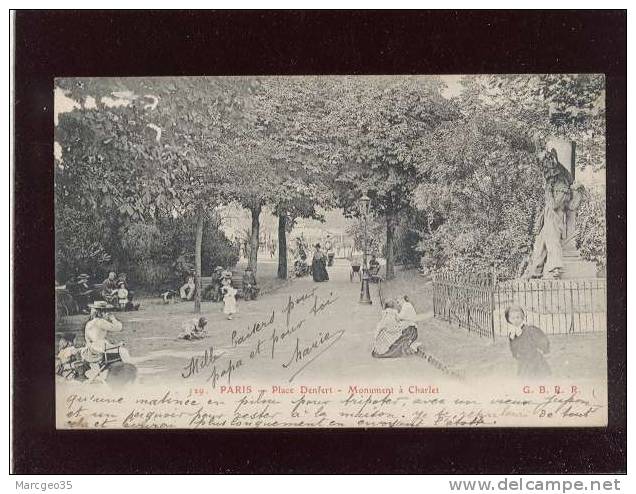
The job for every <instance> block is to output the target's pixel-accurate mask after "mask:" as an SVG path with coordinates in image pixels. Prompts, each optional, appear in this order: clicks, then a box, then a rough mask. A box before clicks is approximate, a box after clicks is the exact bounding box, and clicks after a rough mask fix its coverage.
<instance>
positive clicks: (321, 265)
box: [311, 244, 329, 282]
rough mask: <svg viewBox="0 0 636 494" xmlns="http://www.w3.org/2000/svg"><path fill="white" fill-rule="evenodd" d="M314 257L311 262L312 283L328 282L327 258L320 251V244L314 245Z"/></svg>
mask: <svg viewBox="0 0 636 494" xmlns="http://www.w3.org/2000/svg"><path fill="white" fill-rule="evenodd" d="M314 247H315V250H314V257H313V260H312V262H311V274H312V276H313V278H314V281H318V282H321V281H329V273H327V257H326V256H325V254H324V253H323V252H322V250H320V244H316V245H315V246H314Z"/></svg>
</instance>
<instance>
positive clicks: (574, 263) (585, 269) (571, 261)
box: [560, 246, 598, 280]
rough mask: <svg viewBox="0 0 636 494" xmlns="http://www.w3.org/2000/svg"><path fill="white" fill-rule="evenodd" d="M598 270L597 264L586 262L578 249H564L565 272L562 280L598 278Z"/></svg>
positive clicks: (562, 274) (565, 247)
mask: <svg viewBox="0 0 636 494" xmlns="http://www.w3.org/2000/svg"><path fill="white" fill-rule="evenodd" d="M597 272H598V268H597V267H596V264H594V263H593V262H590V261H586V260H584V259H583V258H582V257H581V254H579V251H578V250H576V249H568V248H567V246H564V248H563V271H562V272H561V276H560V278H561V279H562V280H576V279H581V278H588V279H589V278H596V276H597Z"/></svg>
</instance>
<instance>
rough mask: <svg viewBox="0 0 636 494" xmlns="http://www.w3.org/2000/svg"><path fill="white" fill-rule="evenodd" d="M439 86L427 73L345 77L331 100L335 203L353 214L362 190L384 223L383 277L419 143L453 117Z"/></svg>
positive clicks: (389, 272) (408, 199) (412, 182)
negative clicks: (335, 148)
mask: <svg viewBox="0 0 636 494" xmlns="http://www.w3.org/2000/svg"><path fill="white" fill-rule="evenodd" d="M441 88H442V83H441V82H440V81H439V80H438V79H436V78H431V77H401V78H399V79H396V78H387V77H362V78H355V79H354V78H346V79H344V80H343V81H342V84H341V85H340V95H339V96H340V97H339V98H338V99H337V100H336V102H335V105H336V108H335V109H334V118H333V121H332V122H330V125H331V126H332V128H334V129H335V131H336V132H337V136H336V137H335V140H336V142H337V143H338V146H339V148H340V149H339V150H338V158H337V159H338V162H339V165H340V169H339V173H338V176H337V179H336V183H337V186H338V198H339V205H340V206H341V207H343V208H344V209H345V211H346V212H347V214H349V215H357V214H358V213H357V201H358V199H359V198H360V197H361V196H362V194H364V193H365V192H366V193H368V195H369V197H370V198H371V210H372V212H373V214H374V215H377V216H379V217H381V218H382V219H383V221H384V222H385V224H386V247H385V251H386V252H385V255H386V278H387V279H391V278H393V276H394V240H395V230H396V227H397V225H398V219H399V217H400V215H401V214H402V213H404V212H405V211H406V210H408V208H409V207H410V205H411V203H412V196H413V191H414V190H415V188H416V186H417V184H418V174H417V166H416V165H417V163H418V162H419V161H421V160H422V158H423V157H422V152H421V149H422V147H423V143H424V142H425V141H426V140H427V139H429V138H430V134H431V132H432V131H433V130H434V129H435V128H436V127H437V126H438V125H440V124H441V123H442V122H444V121H447V120H451V119H452V118H454V117H455V111H454V109H453V107H452V106H451V105H450V103H449V102H448V100H446V99H444V98H443V97H442V95H441V93H440V90H441Z"/></svg>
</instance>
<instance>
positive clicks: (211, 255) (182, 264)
mask: <svg viewBox="0 0 636 494" xmlns="http://www.w3.org/2000/svg"><path fill="white" fill-rule="evenodd" d="M194 244H195V225H194V224H193V221H191V220H190V219H187V218H169V219H162V220H159V221H157V222H156V223H154V224H145V223H133V224H131V225H129V226H128V227H127V228H126V229H124V231H123V234H122V245H124V246H125V248H126V254H127V255H128V259H127V262H126V265H127V269H128V272H129V273H130V274H131V275H130V276H129V278H130V279H132V280H133V282H134V283H139V284H141V285H142V286H144V288H146V289H147V290H150V291H159V290H163V289H165V288H174V287H175V286H178V285H179V284H180V283H182V282H183V280H184V279H185V277H186V276H187V275H188V274H189V273H191V272H192V271H194ZM202 251H203V252H202V274H203V276H209V275H211V274H212V271H213V270H214V268H215V267H216V266H217V265H220V266H224V267H232V266H234V265H236V263H237V261H238V253H237V252H236V249H235V246H234V244H233V243H232V242H231V241H230V240H229V239H228V238H227V237H226V236H225V234H224V233H223V232H222V231H221V230H220V229H219V224H218V221H216V220H215V219H214V218H211V219H210V220H208V221H207V223H206V227H205V229H204V232H203V249H202Z"/></svg>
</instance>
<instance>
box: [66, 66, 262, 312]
mask: <svg viewBox="0 0 636 494" xmlns="http://www.w3.org/2000/svg"><path fill="white" fill-rule="evenodd" d="M57 82H58V85H59V87H61V88H63V89H65V90H66V91H68V93H69V94H70V95H71V96H73V97H75V98H76V99H78V100H79V101H80V104H81V106H82V110H81V111H83V112H85V114H83V115H82V116H81V119H82V120H86V122H87V126H88V127H89V128H91V129H95V128H96V129H98V132H97V133H96V134H97V136H98V138H96V139H93V140H92V141H90V142H92V143H93V145H91V146H89V148H88V149H86V152H85V153H83V152H80V153H79V154H78V152H77V151H76V152H75V154H74V155H73V154H72V153H71V154H69V149H68V148H69V147H68V146H66V147H67V149H66V150H65V149H64V148H65V146H64V145H63V144H62V149H63V152H64V155H63V156H64V158H63V159H64V162H65V163H66V160H69V161H70V162H72V163H73V164H72V167H73V168H74V169H81V167H82V162H83V161H85V158H86V156H88V157H89V158H91V159H97V160H99V159H100V158H99V157H100V156H101V154H100V153H99V149H100V146H102V145H110V146H111V147H112V148H114V149H115V150H116V149H119V148H123V149H124V150H125V151H126V152H127V154H126V156H125V158H126V159H122V158H121V157H118V156H116V154H115V153H114V152H113V149H108V150H107V151H106V152H105V155H106V156H108V157H110V158H112V162H113V163H114V164H115V165H116V166H124V167H125V168H126V169H127V171H128V173H129V174H130V176H129V180H128V182H127V181H126V180H125V177H122V176H121V174H120V175H119V176H117V179H115V180H112V182H108V181H106V183H107V184H109V185H114V186H118V185H120V184H121V183H130V184H133V185H134V187H135V189H134V190H126V191H125V193H121V194H117V195H116V197H117V198H119V199H121V200H122V201H123V204H122V205H121V208H122V209H123V210H124V212H126V213H130V215H131V216H132V215H135V214H139V215H148V216H150V217H155V216H161V215H178V216H191V217H192V218H193V219H194V221H195V222H196V225H197V234H196V239H197V241H196V242H195V251H196V254H197V255H196V256H195V258H196V263H195V264H196V272H197V277H196V279H197V290H196V292H197V295H196V299H195V311H197V312H199V311H200V296H201V285H200V275H201V256H200V254H201V249H200V248H199V247H200V242H199V239H201V238H202V235H203V233H202V232H203V229H204V217H205V209H206V208H209V207H214V206H216V205H218V204H220V203H222V202H223V201H224V200H225V199H224V197H223V192H224V187H223V184H224V183H227V182H228V180H229V171H228V169H227V167H226V166H224V163H223V161H222V160H220V159H219V157H220V156H221V150H222V144H223V142H224V140H231V139H234V138H235V137H236V132H238V131H239V130H240V127H241V125H242V118H243V116H244V115H245V112H244V106H243V105H244V103H245V101H247V98H245V96H246V95H247V94H249V92H250V87H249V81H236V80H231V79H226V78H149V79H147V78H146V79H116V80H108V79H68V80H59V81H57ZM121 94H124V95H125V97H126V99H127V101H125V103H124V104H122V105H121V106H113V105H112V104H109V103H108V101H109V98H112V96H113V95H114V96H117V95H121ZM89 102H91V104H89ZM87 107H90V108H87ZM93 109H94V110H95V111H94V112H93ZM130 112H135V113H134V118H131V117H130V116H127V118H122V116H121V115H120V114H121V113H124V114H127V113H130ZM111 121H114V122H117V123H118V124H119V125H118V126H114V125H105V124H108V123H109V122H111ZM61 127H62V128H63V126H61ZM60 134H61V135H63V132H60ZM102 134H103V136H104V137H106V139H104V140H102V139H101V137H102ZM62 140H64V139H63V138H62ZM84 142H85V140H84V139H76V140H75V145H74V146H71V148H72V149H73V150H75V149H78V148H81V147H82V146H84V144H83V143H84ZM86 142H88V141H86ZM95 143H97V145H95ZM113 156H115V157H114V158H113ZM130 156H132V157H133V158H134V159H132V160H131V159H130ZM117 163H119V165H117ZM98 168H99V170H100V171H102V169H104V168H108V167H98ZM116 169H117V168H116ZM80 175H83V176H84V177H85V180H86V181H88V182H90V181H96V180H95V175H94V173H92V172H91V173H84V174H80ZM97 182H98V183H99V184H101V183H102V182H103V181H102V180H98V181H97ZM106 192H108V191H106ZM110 196H111V194H108V193H106V195H105V197H106V198H108V197H110ZM105 200H107V199H105Z"/></svg>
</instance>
